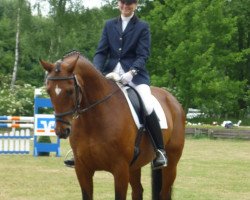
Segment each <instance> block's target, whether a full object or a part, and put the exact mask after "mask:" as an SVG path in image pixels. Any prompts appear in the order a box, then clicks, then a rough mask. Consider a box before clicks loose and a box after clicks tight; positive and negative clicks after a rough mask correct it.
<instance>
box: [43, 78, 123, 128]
mask: <svg viewBox="0 0 250 200" xmlns="http://www.w3.org/2000/svg"><path fill="white" fill-rule="evenodd" d="M48 80H50V81H64V80H74V87H75V93H76V98H75V107H74V108H73V109H72V110H70V111H67V112H63V113H54V115H55V119H56V121H60V122H62V123H64V124H67V125H71V124H70V122H68V121H65V120H63V119H62V117H64V116H66V115H71V114H72V115H73V119H77V118H78V117H79V115H80V114H83V113H85V112H87V111H89V110H90V109H92V108H93V107H95V106H97V105H98V104H101V103H103V102H105V101H107V100H108V99H109V98H111V97H112V96H113V95H114V94H115V93H116V92H118V91H119V90H120V89H119V88H118V89H117V90H115V91H113V92H112V93H110V94H109V95H107V96H105V97H104V98H102V99H100V100H97V101H96V102H94V103H92V104H91V105H89V106H88V107H86V108H82V109H81V108H80V107H81V105H80V103H81V101H80V98H79V97H80V93H81V89H80V86H79V83H78V81H77V77H76V75H72V76H68V77H48V78H47V81H48Z"/></svg>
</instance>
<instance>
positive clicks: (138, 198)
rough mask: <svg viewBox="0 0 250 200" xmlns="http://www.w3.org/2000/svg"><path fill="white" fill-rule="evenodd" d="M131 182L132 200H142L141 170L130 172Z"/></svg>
mask: <svg viewBox="0 0 250 200" xmlns="http://www.w3.org/2000/svg"><path fill="white" fill-rule="evenodd" d="M129 182H130V185H131V187H132V200H142V199H143V196H142V195H143V188H142V184H141V169H138V170H136V171H130V176H129Z"/></svg>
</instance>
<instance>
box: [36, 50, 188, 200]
mask: <svg viewBox="0 0 250 200" xmlns="http://www.w3.org/2000/svg"><path fill="white" fill-rule="evenodd" d="M40 62H41V65H42V66H43V68H44V69H45V70H46V71H47V72H48V75H47V80H46V90H47V92H48V94H49V96H50V98H51V101H52V104H53V108H54V111H55V118H56V127H55V132H56V135H57V136H58V137H59V138H64V139H66V138H68V137H69V140H70V145H71V148H72V150H73V154H74V158H75V171H76V175H77V178H78V182H79V184H80V187H81V191H82V199H83V200H92V199H93V175H94V173H95V171H99V170H104V171H107V172H110V173H111V174H112V175H113V177H114V185H115V186H114V187H115V200H125V199H126V196H127V189H128V184H130V185H131V188H132V199H133V200H142V199H143V187H142V184H141V168H142V167H143V166H145V165H146V164H148V163H149V162H150V161H152V160H153V159H154V157H155V152H154V148H153V145H152V143H151V140H150V137H149V136H148V134H147V133H144V134H143V136H142V138H141V142H140V146H139V147H140V154H139V156H138V158H137V159H136V161H135V162H134V163H133V164H132V165H131V161H132V159H133V156H134V147H135V140H136V136H137V131H138V128H137V126H136V124H135V122H134V120H133V117H132V114H131V112H130V109H129V106H128V103H127V101H126V99H125V97H124V94H123V93H122V91H121V90H120V88H119V87H118V85H117V84H116V83H115V82H114V81H111V80H108V79H106V78H105V77H104V76H103V75H102V74H101V73H100V72H99V71H98V70H96V69H95V67H94V66H93V64H92V63H91V62H90V61H89V60H88V59H87V58H85V57H84V56H83V55H81V54H80V53H79V52H72V53H69V54H67V55H65V56H64V57H63V58H62V59H60V60H58V61H57V62H55V63H50V62H46V61H43V60H40ZM152 94H153V95H154V96H155V97H156V98H157V99H158V101H159V102H160V104H161V106H162V108H163V110H164V113H165V115H166V119H167V123H168V128H167V129H164V130H162V133H163V138H164V144H165V150H166V153H167V157H168V165H167V167H165V168H163V169H158V170H153V172H152V199H153V200H170V199H171V191H172V186H173V183H174V180H175V178H176V171H177V169H176V168H177V163H178V161H179V159H180V157H181V155H182V150H183V147H184V140H185V134H184V129H185V114H184V111H183V109H182V107H181V105H180V104H179V103H178V101H177V100H176V99H175V98H174V97H173V96H172V95H171V94H170V93H169V92H167V91H165V90H163V89H160V88H157V87H152Z"/></svg>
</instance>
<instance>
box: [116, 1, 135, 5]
mask: <svg viewBox="0 0 250 200" xmlns="http://www.w3.org/2000/svg"><path fill="white" fill-rule="evenodd" d="M118 1H120V2H122V3H124V4H127V5H130V4H133V3H137V0H118Z"/></svg>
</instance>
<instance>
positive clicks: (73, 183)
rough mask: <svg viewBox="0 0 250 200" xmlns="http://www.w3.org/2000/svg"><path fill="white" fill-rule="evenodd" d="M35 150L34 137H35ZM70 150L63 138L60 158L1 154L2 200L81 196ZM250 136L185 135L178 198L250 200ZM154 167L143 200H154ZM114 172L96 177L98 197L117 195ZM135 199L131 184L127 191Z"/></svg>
mask: <svg viewBox="0 0 250 200" xmlns="http://www.w3.org/2000/svg"><path fill="white" fill-rule="evenodd" d="M30 148H31V151H30V152H32V148H33V147H32V142H31V146H30ZM69 149H70V147H69V142H68V140H62V141H61V157H56V156H55V153H51V154H50V156H49V157H45V156H39V157H33V155H32V153H30V154H28V155H0V170H1V173H0V188H1V189H0V199H1V200H65V199H70V200H79V199H81V191H80V187H79V185H78V181H77V178H76V175H75V171H74V169H71V168H67V167H65V166H64V165H63V160H64V156H65V155H66V153H67V152H68V150H69ZM249 169H250V145H249V141H245V140H231V139H225V140H222V139H216V140H214V139H208V138H198V139H197V138H196V139H195V138H192V137H187V139H186V143H185V148H184V152H183V156H182V157H181V160H180V163H179V165H178V174H177V178H176V181H175V184H174V188H173V189H174V190H173V199H174V200H236V199H239V200H249V196H250V190H249V188H250V173H249ZM150 173H151V172H150V167H149V165H147V166H146V167H144V168H143V171H142V184H143V187H144V195H143V197H144V199H145V200H151V191H150V188H151V185H150V184H151V183H150V182H151V180H150V179H151V178H150ZM113 186H114V183H113V178H112V175H111V174H109V173H107V172H97V173H96V174H95V176H94V199H95V200H110V199H114V188H113ZM128 193H129V194H128V198H127V199H128V200H131V196H130V193H131V188H129V190H128Z"/></svg>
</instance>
